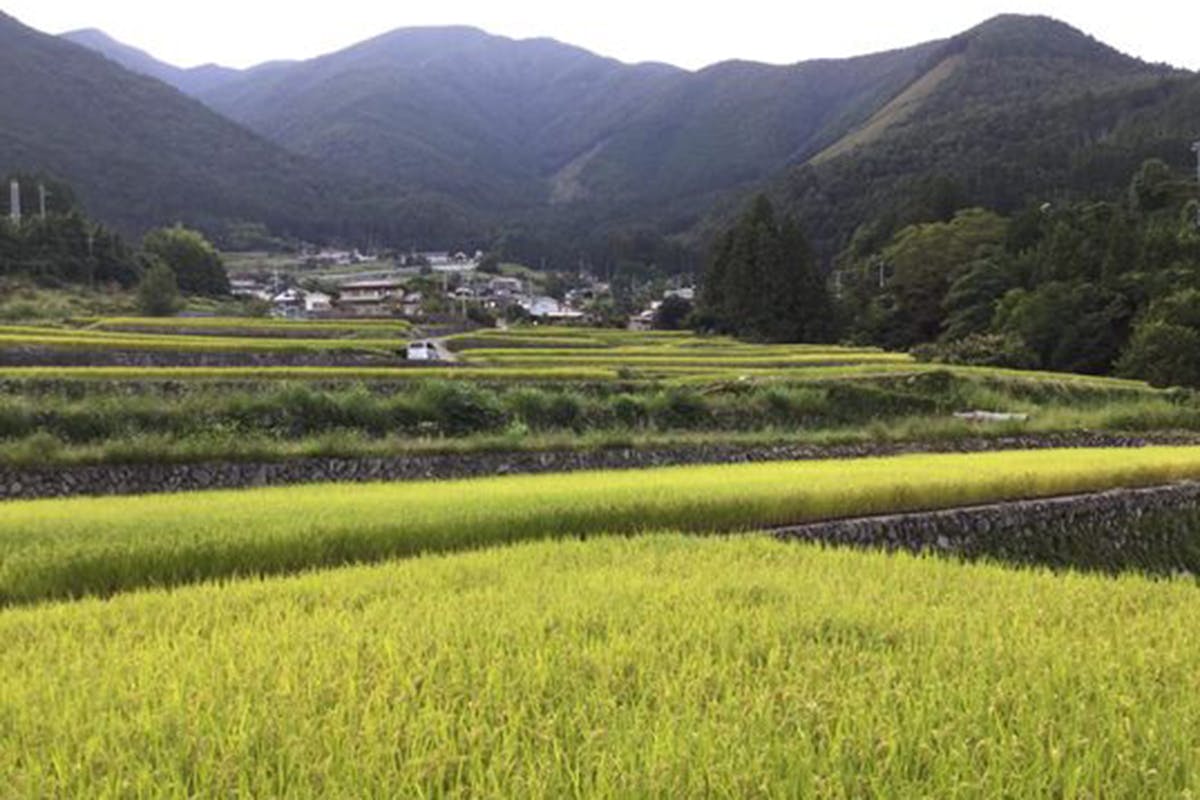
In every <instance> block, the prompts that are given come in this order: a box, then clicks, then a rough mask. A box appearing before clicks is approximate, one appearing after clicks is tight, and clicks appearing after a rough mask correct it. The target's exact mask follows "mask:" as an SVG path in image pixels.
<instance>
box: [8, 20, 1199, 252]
mask: <svg viewBox="0 0 1200 800" xmlns="http://www.w3.org/2000/svg"><path fill="white" fill-rule="evenodd" d="M0 45H4V49H3V51H2V52H0V67H5V68H6V69H5V72H4V74H5V75H6V76H8V77H7V78H5V79H0V93H2V94H0V102H3V103H4V106H3V107H4V108H5V109H6V113H5V115H4V117H3V122H0V159H2V162H0V163H7V164H10V165H11V166H12V169H14V170H15V169H22V170H26V171H29V170H35V169H44V170H46V171H50V172H53V173H55V174H57V175H60V176H61V177H63V178H66V179H67V180H70V181H72V182H73V183H75V184H76V185H77V186H78V188H79V190H80V193H81V195H82V196H83V197H84V198H85V200H86V201H87V203H88V206H89V207H90V208H93V209H94V210H95V211H96V213H98V214H101V215H102V216H104V217H106V218H109V219H112V220H113V221H114V222H116V223H118V224H121V225H124V226H126V227H130V228H136V227H138V226H145V225H148V224H153V223H156V222H160V221H163V220H165V219H173V218H181V219H185V220H188V221H194V222H198V223H201V224H205V223H207V224H213V223H219V222H221V221H229V220H256V221H264V222H267V223H268V224H271V225H272V226H273V227H275V228H277V229H280V230H286V231H291V232H293V233H298V234H301V235H308V236H318V235H324V236H330V235H339V234H340V235H342V236H345V237H347V238H356V237H358V238H361V237H363V236H371V237H373V238H375V239H376V240H381V241H382V240H388V241H392V242H393V243H396V244H401V243H408V240H414V239H416V238H422V239H423V241H422V243H423V244H429V245H430V246H432V245H434V244H442V243H446V244H449V243H450V242H449V240H450V239H451V238H457V239H462V238H464V237H467V238H470V239H471V240H472V241H476V242H479V243H483V244H486V243H487V242H489V241H491V240H494V239H495V238H497V237H499V236H501V235H502V234H506V233H507V234H509V235H508V237H507V238H508V240H509V241H516V240H519V241H521V242H524V243H525V247H527V248H529V249H536V248H542V249H543V250H545V251H548V252H550V253H552V254H554V255H555V256H560V257H562V258H567V257H569V256H570V255H571V251H572V248H574V249H575V250H579V249H586V248H588V247H591V248H593V249H594V248H595V247H597V246H599V243H602V242H604V241H606V240H609V239H611V238H612V237H614V236H618V235H620V234H621V233H622V232H625V231H629V230H636V231H644V230H650V231H653V232H655V233H658V234H666V235H672V236H676V237H679V238H680V239H681V240H682V241H685V242H686V241H697V240H698V239H700V238H702V237H703V235H704V233H705V231H706V230H708V229H710V228H711V227H712V226H713V225H714V224H715V222H717V221H719V220H721V219H723V218H725V215H726V214H728V213H729V211H730V210H731V209H733V208H735V207H736V206H737V205H738V204H740V203H741V202H742V198H744V197H745V196H746V194H747V193H749V192H751V191H754V190H758V189H763V188H765V189H767V190H769V191H772V192H773V193H774V194H775V195H776V196H777V197H779V198H780V199H781V200H782V201H783V202H784V203H785V204H786V205H787V206H788V207H790V208H791V209H793V210H796V211H798V212H800V213H801V214H802V215H803V217H804V221H805V223H806V225H807V226H809V227H810V229H811V230H812V231H813V232H814V234H815V237H816V239H817V242H818V246H819V247H820V249H821V251H822V253H823V254H825V255H826V256H829V255H831V254H832V253H833V252H836V250H837V249H838V248H840V247H841V246H842V245H844V244H845V242H846V241H847V240H848V238H849V236H850V235H851V233H853V231H854V230H855V229H856V228H857V227H858V226H860V225H861V224H863V223H869V222H872V221H873V220H877V219H879V218H880V217H887V216H888V215H889V214H890V215H892V216H893V217H897V216H898V217H904V216H905V215H908V216H914V215H915V216H918V217H919V216H921V215H929V214H934V215H936V214H937V213H940V212H941V209H940V206H941V205H947V204H949V205H953V204H958V203H961V204H971V203H982V204H986V205H990V206H992V207H997V208H1000V209H1001V210H1007V209H1012V208H1015V207H1017V206H1019V205H1021V204H1022V203H1024V202H1027V201H1029V200H1031V199H1036V198H1046V199H1054V198H1057V197H1068V196H1075V195H1079V194H1098V195H1104V194H1111V193H1113V192H1116V191H1119V190H1121V189H1122V188H1123V186H1124V182H1125V181H1127V180H1128V175H1129V172H1131V171H1132V169H1133V168H1135V167H1136V165H1137V163H1139V162H1140V160H1141V159H1142V158H1144V157H1146V156H1150V155H1159V156H1165V157H1167V158H1168V159H1169V160H1170V161H1171V163H1174V164H1176V165H1177V166H1180V167H1182V166H1184V165H1186V163H1187V159H1188V158H1189V153H1188V149H1187V147H1186V144H1187V142H1188V141H1189V140H1190V138H1191V137H1192V136H1193V134H1196V133H1200V79H1198V78H1197V76H1196V75H1195V74H1194V73H1190V72H1185V71H1181V70H1176V69H1172V68H1170V67H1166V66H1162V65H1152V64H1147V63H1145V62H1142V61H1139V60H1137V59H1133V58H1130V57H1127V56H1124V55H1122V54H1120V53H1118V52H1116V51H1115V50H1113V49H1111V48H1109V47H1107V46H1105V45H1103V44H1101V43H1099V42H1097V41H1095V40H1094V39H1091V38H1090V37H1088V36H1086V35H1084V34H1082V33H1080V32H1079V31H1077V30H1075V29H1073V28H1071V27H1070V26H1068V25H1065V24H1063V23H1061V22H1057V21H1054V20H1050V19H1047V18H1044V17H1022V16H1002V17H998V18H996V19H993V20H991V21H989V22H987V23H985V24H983V25H981V26H979V27H977V28H974V29H972V30H970V31H967V32H965V33H963V34H961V35H959V36H956V37H953V38H951V39H947V40H939V41H934V42H929V43H927V44H922V45H918V46H915V47H910V48H906V49H902V50H896V51H892V52H887V53H880V54H875V55H869V56H863V57H859V58H852V59H843V60H822V61H810V62H803V63H799V64H796V65H793V66H768V65H763V64H755V63H748V62H728V63H723V64H718V65H715V66H713V67H709V68H707V69H704V70H700V71H697V72H690V71H685V70H681V69H677V68H675V67H670V66H665V65H661V64H639V65H628V64H623V63H620V62H617V61H613V60H611V59H606V58H602V57H600V56H597V55H594V54H592V53H589V52H587V51H584V50H581V49H579V48H575V47H571V46H568V45H564V44H561V43H558V42H555V41H551V40H546V39H536V40H527V41H514V40H512V39H507V38H503V37H497V36H491V35H488V34H486V33H484V32H482V31H479V30H475V29H472V28H418V29H404V30H398V31H394V32H392V33H388V34H385V35H383V36H379V37H377V38H375V39H371V40H369V41H366V42H363V43H361V44H358V45H355V46H353V47H350V48H348V49H346V50H342V51H340V52H336V53H332V54H329V55H326V56H322V57H319V58H315V59H311V60H307V61H297V62H279V63H271V64H265V65H262V66H260V67H255V68H252V69H248V70H241V71H239V70H231V69H227V68H222V67H216V66H206V67H197V68H193V69H180V68H178V67H174V66H171V65H169V64H164V63H162V62H160V61H157V60H155V59H153V58H152V57H151V56H149V55H147V54H146V53H143V52H141V51H138V50H136V49H134V48H131V47H128V46H127V45H124V44H121V43H119V42H116V41H114V40H113V39H111V38H109V37H108V36H106V35H104V34H103V33H101V32H99V31H94V30H92V31H78V32H74V33H71V34H67V35H65V36H64V37H63V38H62V39H59V40H55V39H52V38H51V37H47V36H44V35H42V34H39V33H36V32H34V31H32V30H30V29H28V28H25V27H23V26H21V25H20V24H19V23H17V22H16V21H15V20H12V19H10V18H3V19H0ZM87 49H91V50H95V51H98V52H99V53H102V54H103V55H105V56H107V58H108V59H109V61H108V62H105V61H103V60H101V59H97V58H96V57H95V56H94V55H92V54H91V53H88V52H87ZM132 73H140V74H141V75H140V76H139V75H134V74H132ZM16 76H19V77H20V80H18V79H17V77H16ZM142 76H146V77H142ZM150 79H153V80H150ZM163 84H169V86H166V85H163ZM172 87H173V88H172ZM175 90H178V91H175ZM898 209H899V210H898Z"/></svg>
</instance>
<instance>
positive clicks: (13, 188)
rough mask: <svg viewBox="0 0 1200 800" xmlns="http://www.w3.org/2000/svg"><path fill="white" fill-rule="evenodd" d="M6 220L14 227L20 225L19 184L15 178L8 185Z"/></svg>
mask: <svg viewBox="0 0 1200 800" xmlns="http://www.w3.org/2000/svg"><path fill="white" fill-rule="evenodd" d="M8 218H9V219H11V220H12V221H13V224H14V225H20V224H21V184H20V183H19V182H18V181H17V179H16V178H14V179H13V180H12V181H10V182H9V184H8Z"/></svg>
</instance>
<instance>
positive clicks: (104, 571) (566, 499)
mask: <svg viewBox="0 0 1200 800" xmlns="http://www.w3.org/2000/svg"><path fill="white" fill-rule="evenodd" d="M1183 478H1200V447H1149V448H1142V449H1137V450H1120V449H1095V450H1040V451H1006V452H997V453H975V454H969V455H963V454H936V455H907V456H897V457H889V458H865V459H847V460H840V461H810V462H785V463H767V464H742V465H724V466H704V467H671V468H664V469H654V470H637V471H613V472H578V473H572V474H566V475H527V476H511V477H498V478H490V479H484V480H469V481H443V482H415V483H406V484H367V485H354V486H350V485H337V484H324V485H314V486H299V487H288V488H276V489H254V490H246V491H235V492H203V493H194V494H178V495H156V496H146V497H123V498H122V497H114V498H95V499H91V498H78V499H70V500H35V501H22V502H9V503H5V504H4V506H3V509H4V514H3V515H2V516H0V604H11V603H22V602H31V601H37V600H42V599H46V598H54V597H75V596H81V595H88V594H111V593H113V592H117V591H122V590H126V589H130V588H136V587H142V586H163V585H177V584H184V583H192V582H196V581H203V580H210V579H214V578H225V577H231V576H239V575H240V576H246V575H260V574H267V573H280V572H289V571H296V570H303V569H308V568H313V567H320V566H330V565H340V564H346V563H349V562H355V561H365V560H377V559H383V558H390V557H396V556H411V555H417V554H420V553H427V552H434V551H444V550H460V549H465V548H471V547H484V546H493V545H499V544H507V543H512V542H518V541H524V540H529V539H543V538H556V539H562V538H576V537H588V536H595V535H600V534H603V533H606V532H607V533H624V534H633V533H639V532H645V531H654V530H681V531H687V532H694V533H712V532H724V531H746V530H753V529H756V528H760V527H768V526H779V525H787V524H792V523H799V522H806V521H812V520H819V519H832V518H837V517H845V516H863V515H870V514H881V513H889V512H896V511H915V510H922V509H934V508H950V507H955V506H962V505H969V504H973V503H983V502H991V501H997V500H1004V499H1018V498H1032V497H1048V496H1053V495H1062V494H1073V493H1077V492H1084V491H1097V490H1102V489H1108V488H1112V487H1117V486H1146V485H1154V484H1161V483H1168V482H1170V481H1174V480H1179V479H1183Z"/></svg>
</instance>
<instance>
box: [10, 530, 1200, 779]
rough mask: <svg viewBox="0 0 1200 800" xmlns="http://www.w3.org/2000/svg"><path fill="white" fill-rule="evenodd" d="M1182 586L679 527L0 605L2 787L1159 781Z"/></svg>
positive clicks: (1186, 665) (1169, 773)
mask: <svg viewBox="0 0 1200 800" xmlns="http://www.w3.org/2000/svg"><path fill="white" fill-rule="evenodd" d="M1198 613H1200V593H1198V592H1197V590H1196V587H1195V585H1194V583H1193V582H1192V581H1190V580H1172V581H1155V582H1152V581H1149V580H1145V579H1142V578H1138V577H1133V576H1126V577H1122V578H1119V579H1111V578H1101V577H1096V576H1084V575H1055V574H1049V573H1045V572H1040V571H1013V570H1008V569H1003V568H999V567H995V566H985V565H962V564H957V563H952V562H946V561H939V560H935V559H927V558H913V557H910V556H885V555H880V554H862V553H857V552H846V551H840V552H838V551H821V550H818V549H815V548H811V547H798V546H791V545H783V544H779V543H775V542H772V541H769V540H766V539H760V538H757V537H752V538H744V539H723V538H710V539H697V538H690V537H682V536H677V535H658V536H648V537H643V538H638V539H622V538H601V539H596V540H591V541H588V542H558V543H538V544H527V545H522V546H519V547H514V548H508V549H499V550H491V551H487V552H482V553H474V554H468V555H457V556H453V557H437V558H421V559H416V560H411V561H407V562H398V563H393V564H388V565H381V566H375V567H369V568H368V567H359V568H353V569H346V570H339V571H334V572H322V573H312V574H308V575H304V576H301V577H296V578H291V579H274V580H268V581H262V582H260V581H247V582H241V583H235V584H227V585H220V586H215V585H214V586H203V587H194V588H189V589H185V590H176V591H171V592H165V591H153V592H147V593H144V594H134V595H127V596H124V597H119V598H116V599H114V600H112V601H107V602H95V601H88V602H82V603H77V604H70V605H50V606H44V607H39V608H32V609H10V610H8V611H4V612H0V639H2V640H3V641H4V642H5V646H4V648H0V774H3V775H4V776H5V778H4V792H5V793H6V794H8V795H9V796H13V797H96V798H115V797H129V796H155V797H222V796H248V797H297V798H303V797H330V796H336V797H398V796H405V797H409V796H449V797H465V796H470V797H531V798H532V797H553V798H560V797H699V796H722V797H756V796H758V797H979V798H992V797H1138V798H1156V797H1186V796H1189V795H1191V794H1193V793H1195V792H1196V791H1197V789H1198V788H1200V787H1198V784H1200V772H1198V770H1197V763H1198V761H1197V759H1198V756H1200V753H1198V752H1197V741H1200V691H1198V690H1200V683H1198V678H1197V676H1198V675H1200V671H1198V670H1197V665H1198V664H1200V632H1198V629H1197V627H1196V626H1195V624H1194V620H1195V618H1196V616H1197V614H1198Z"/></svg>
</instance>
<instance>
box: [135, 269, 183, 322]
mask: <svg viewBox="0 0 1200 800" xmlns="http://www.w3.org/2000/svg"><path fill="white" fill-rule="evenodd" d="M147 260H148V262H149V263H148V265H147V267H146V270H145V272H143V273H142V280H141V281H140V282H139V283H138V287H137V304H138V311H140V312H141V313H142V314H145V315H146V316H148V317H169V316H171V315H172V314H174V313H175V312H176V311H177V310H178V309H179V286H178V285H177V284H176V282H175V273H174V272H173V271H172V270H171V268H170V267H168V266H167V265H166V264H164V263H163V262H162V261H160V260H158V259H157V258H148V259H147Z"/></svg>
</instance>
